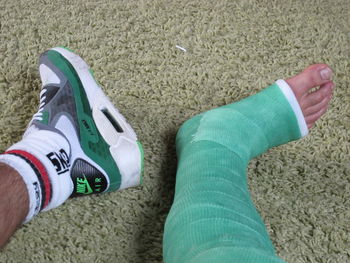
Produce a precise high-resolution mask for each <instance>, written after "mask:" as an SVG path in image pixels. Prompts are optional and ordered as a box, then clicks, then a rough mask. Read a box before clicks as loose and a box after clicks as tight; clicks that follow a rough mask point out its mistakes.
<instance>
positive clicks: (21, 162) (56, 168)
mask: <svg viewBox="0 0 350 263" xmlns="http://www.w3.org/2000/svg"><path fill="white" fill-rule="evenodd" d="M0 162H3V163H5V164H7V165H9V166H11V167H12V168H14V169H15V170H16V171H17V172H18V173H19V174H20V175H21V176H22V178H23V180H24V182H25V184H26V186H27V190H28V195H29V211H28V215H27V217H26V219H25V221H24V222H28V221H29V220H31V219H32V218H33V217H34V216H35V215H37V214H38V213H39V212H40V211H47V210H50V209H52V208H55V207H57V206H59V205H61V204H62V203H63V202H65V201H66V200H67V199H68V198H69V196H70V195H71V193H72V192H73V183H72V180H71V178H70V173H69V172H70V165H71V164H70V145H69V143H68V141H67V140H66V138H65V137H64V136H63V135H61V134H59V133H57V132H53V131H48V130H35V131H32V132H30V133H26V135H25V137H24V138H23V139H22V140H21V141H20V142H18V143H16V144H14V145H13V146H11V147H10V148H9V149H8V150H7V151H6V152H5V153H4V154H2V155H0Z"/></svg>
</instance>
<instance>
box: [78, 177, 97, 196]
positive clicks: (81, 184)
mask: <svg viewBox="0 0 350 263" xmlns="http://www.w3.org/2000/svg"><path fill="white" fill-rule="evenodd" d="M83 176H84V178H83V179H81V178H77V193H79V194H86V195H87V194H91V193H93V190H92V188H91V186H90V184H89V182H88V180H87V179H86V176H85V174H83Z"/></svg>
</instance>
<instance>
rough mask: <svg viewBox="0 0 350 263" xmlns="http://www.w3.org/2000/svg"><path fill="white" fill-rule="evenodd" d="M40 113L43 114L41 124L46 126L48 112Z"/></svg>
mask: <svg viewBox="0 0 350 263" xmlns="http://www.w3.org/2000/svg"><path fill="white" fill-rule="evenodd" d="M42 113H43V115H42V120H41V123H43V124H48V123H49V112H47V111H43V112H42Z"/></svg>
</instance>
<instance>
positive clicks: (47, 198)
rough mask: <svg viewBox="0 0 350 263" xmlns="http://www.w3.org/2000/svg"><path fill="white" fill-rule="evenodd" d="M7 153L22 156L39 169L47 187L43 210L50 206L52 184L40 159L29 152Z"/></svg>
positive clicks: (14, 151)
mask: <svg viewBox="0 0 350 263" xmlns="http://www.w3.org/2000/svg"><path fill="white" fill-rule="evenodd" d="M6 153H8V154H11V153H12V154H18V155H21V156H23V157H24V158H26V159H27V160H29V161H30V162H31V163H32V164H33V165H34V166H35V167H36V169H38V171H39V173H40V175H41V178H42V180H43V183H44V187H45V203H44V206H43V208H45V207H46V206H47V205H48V204H49V202H50V196H51V183H50V178H49V174H48V173H47V171H46V168H45V166H44V165H43V164H42V163H41V162H40V160H39V159H37V158H36V157H35V156H34V155H32V154H30V153H28V152H25V151H21V150H11V151H8V152H5V154H6Z"/></svg>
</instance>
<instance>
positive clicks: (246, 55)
mask: <svg viewBox="0 0 350 263" xmlns="http://www.w3.org/2000/svg"><path fill="white" fill-rule="evenodd" d="M349 40H350V4H349V2H348V0H309V1H304V0H236V1H209V0H208V1H199V0H197V1H184V0H183V1H160V0H155V1H146V0H145V1H113V0H107V1H91V0H88V1H85V0H79V1H59V0H56V1H50V0H41V1H36V0H21V1H19V0H18V1H7V0H0V150H1V151H4V150H5V149H6V148H7V147H9V146H10V145H11V144H13V143H14V142H16V141H18V140H19V139H20V137H21V135H22V133H23V131H24V129H25V127H26V124H27V123H28V121H29V119H30V117H31V115H32V114H33V113H34V112H36V110H37V105H38V96H39V95H38V94H39V90H40V79H39V75H38V71H37V59H38V55H39V54H40V53H41V52H43V51H45V50H46V49H48V48H50V47H54V46H67V47H69V48H71V49H73V50H74V51H75V52H76V53H78V54H79V55H80V56H82V57H83V58H84V59H85V60H86V61H87V63H88V64H89V65H90V66H91V67H92V69H93V70H94V72H95V77H96V79H97V80H98V81H99V82H100V84H101V86H102V87H103V89H104V91H105V92H106V93H107V94H108V95H109V96H110V98H111V100H112V101H113V103H114V104H115V105H117V107H118V108H119V109H120V111H121V112H122V114H124V115H125V116H126V118H127V119H128V120H129V122H130V123H131V125H132V126H133V127H134V128H135V130H136V132H137V134H138V136H139V138H140V140H141V142H142V143H143V146H144V149H145V174H144V184H143V186H140V187H137V188H134V189H129V190H124V191H121V192H115V193H110V194H106V195H103V196H91V197H85V198H79V199H73V200H69V201H68V202H67V203H66V204H64V205H63V206H61V207H60V208H57V209H55V210H52V211H50V212H46V213H42V214H40V215H39V216H38V217H37V218H35V219H34V220H33V221H32V222H30V223H29V224H27V225H25V226H23V227H22V228H20V230H19V231H17V232H16V234H15V235H14V236H13V238H12V239H11V241H10V242H9V244H8V245H7V246H6V247H5V249H4V250H3V251H2V252H1V253H0V262H20V263H26V262H36V263H42V262H59V263H62V262H119V263H123V262H127V263H134V262H135V263H144V262H145V263H158V262H162V235H163V225H164V221H165V218H166V215H167V213H168V211H169V208H170V205H171V202H172V198H173V194H174V183H175V173H176V154H175V148H174V140H175V135H176V132H177V129H178V128H179V126H180V125H181V123H183V122H184V121H185V120H186V119H188V118H189V117H191V116H193V115H195V114H197V113H199V112H202V111H204V110H208V109H211V108H213V107H216V106H220V105H224V104H226V103H229V102H232V101H236V100H239V99H241V98H244V97H246V96H248V95H250V94H253V93H255V92H257V91H259V90H261V89H262V88H264V87H265V86H267V85H268V84H270V83H272V82H273V81H274V80H276V79H278V78H284V77H287V76H290V75H292V74H295V73H297V72H298V71H300V70H302V69H303V68H304V67H306V66H307V65H309V64H312V63H316V62H325V63H328V64H329V65H330V66H331V67H332V68H333V69H334V72H335V76H334V81H335V83H336V90H335V93H334V99H333V100H332V102H331V105H330V108H329V111H328V113H327V115H326V116H324V117H323V118H322V119H321V120H320V121H319V122H318V123H317V125H316V126H315V127H314V129H313V130H312V132H311V134H310V135H309V136H308V137H307V138H305V139H303V140H300V141H298V142H294V143H291V144H288V145H284V146H281V147H279V148H275V149H272V150H270V151H269V152H267V153H266V154H264V155H263V156H260V157H258V158H256V159H254V160H253V161H252V162H251V163H250V165H249V169H248V175H249V183H250V189H251V192H252V196H253V198H254V201H255V203H256V205H257V207H258V210H259V211H260V213H261V215H262V217H263V218H264V221H265V223H266V225H267V228H268V230H269V232H270V235H271V238H272V240H273V243H274V244H275V246H276V250H277V253H278V255H280V256H281V257H282V258H283V259H285V260H286V261H288V262H296V263H304V262H332V263H333V262H339V263H344V262H350V245H349V244H350V162H349V156H350V143H349V140H350V134H349V128H350V97H349V80H350V76H349V73H350V44H349V43H350V41H349ZM176 45H178V46H180V47H183V48H185V49H186V52H185V51H184V50H181V49H180V48H177V47H176ZM179 263H182V262H179Z"/></svg>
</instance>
